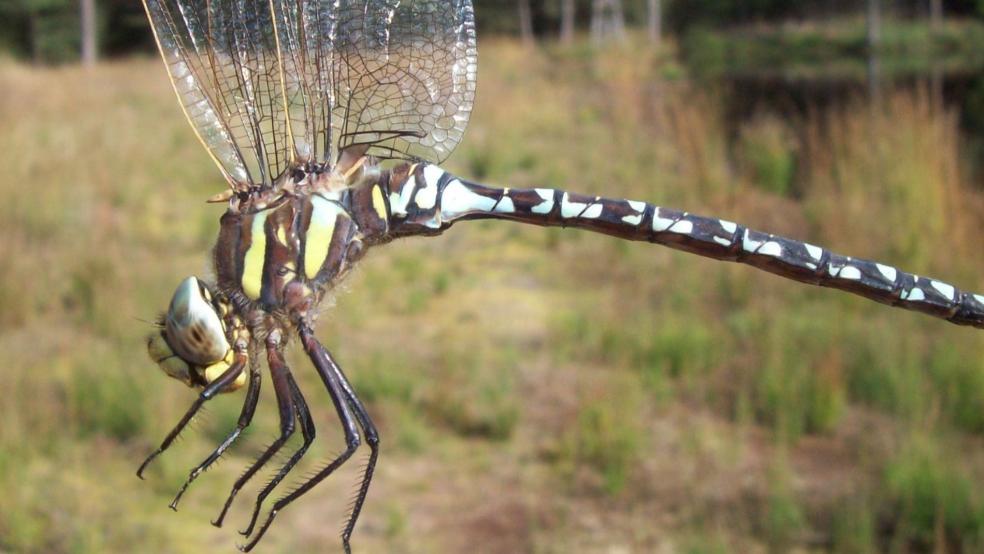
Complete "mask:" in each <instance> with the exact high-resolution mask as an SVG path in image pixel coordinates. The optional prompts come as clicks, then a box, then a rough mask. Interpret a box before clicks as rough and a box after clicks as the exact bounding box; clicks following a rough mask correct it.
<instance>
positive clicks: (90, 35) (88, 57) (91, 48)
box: [79, 0, 99, 65]
mask: <svg viewBox="0 0 984 554" xmlns="http://www.w3.org/2000/svg"><path fill="white" fill-rule="evenodd" d="M79 4H80V5H79V7H80V12H81V13H80V14H79V19H80V20H81V25H80V29H81V34H82V63H83V64H84V65H95V63H96V58H97V57H98V56H99V52H98V46H97V45H98V44H99V40H98V37H97V36H96V0H81V2H79Z"/></svg>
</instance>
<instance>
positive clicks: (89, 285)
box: [0, 40, 984, 553]
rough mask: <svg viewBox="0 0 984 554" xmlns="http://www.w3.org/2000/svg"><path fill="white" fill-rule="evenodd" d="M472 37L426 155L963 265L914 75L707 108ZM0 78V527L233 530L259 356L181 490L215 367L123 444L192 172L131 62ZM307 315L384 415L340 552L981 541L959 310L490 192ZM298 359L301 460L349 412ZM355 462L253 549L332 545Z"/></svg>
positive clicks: (962, 164)
mask: <svg viewBox="0 0 984 554" xmlns="http://www.w3.org/2000/svg"><path fill="white" fill-rule="evenodd" d="M481 56H482V59H481V63H480V72H481V74H480V82H481V85H480V89H479V97H478V104H477V106H476V110H475V114H474V117H473V121H472V124H471V127H470V129H469V132H468V134H467V136H466V139H465V141H464V143H463V144H462V146H461V147H460V148H459V149H458V151H457V152H456V154H455V156H454V157H453V158H452V160H450V162H449V164H448V165H449V169H451V170H453V171H456V172H458V173H461V174H465V175H472V176H477V177H480V178H481V179H483V180H486V181H489V182H493V183H501V184H507V185H509V186H516V187H520V186H533V185H543V186H561V187H565V188H569V189H572V190H578V191H582V192H587V193H592V194H603V195H606V196H612V197H628V198H637V199H645V200H650V201H653V202H657V203H661V204H664V205H671V206H675V207H680V208H683V209H687V210H691V211H694V212H697V213H705V214H708V215H716V216H720V217H726V218H728V219H732V220H735V221H740V222H742V223H747V224H749V225H751V226H753V227H755V228H759V229H763V230H768V231H771V232H776V233H782V234H785V235H789V236H794V237H798V238H801V239H804V240H809V241H811V242H814V243H817V244H822V245H825V246H829V247H831V248H833V249H834V250H836V251H838V252H843V253H849V254H852V255H858V256H864V257H868V258H875V259H879V260H884V261H886V262H887V263H892V264H897V265H899V266H900V267H902V268H904V269H906V270H910V271H914V272H918V273H919V274H920V275H925V274H929V275H933V276H936V277H939V278H942V279H946V280H948V281H950V282H953V283H955V284H958V285H961V286H965V287H967V288H968V289H971V290H978V291H980V290H984V260H982V259H981V256H980V252H981V251H980V244H981V243H980V232H979V230H980V229H981V228H982V225H984V194H982V190H981V187H980V185H979V183H975V182H974V181H973V179H972V178H971V177H970V174H969V173H968V170H967V167H968V165H970V160H968V159H967V154H966V152H967V151H966V150H965V149H964V142H965V140H966V135H965V134H964V132H963V131H962V130H961V126H960V125H959V119H960V118H959V114H957V113H955V111H954V109H953V108H948V107H946V106H944V105H942V104H940V103H939V102H938V100H937V99H935V98H934V96H933V95H932V94H929V93H927V92H925V91H924V90H922V89H921V88H920V87H918V86H916V87H900V88H897V89H887V90H886V91H885V95H884V98H883V99H882V102H880V103H877V104H873V103H869V102H868V101H866V100H865V99H864V98H862V97H858V98H856V99H853V100H849V101H847V102H844V103H839V104H837V105H835V106H829V107H827V108H824V109H817V110H814V111H813V112H811V113H810V114H808V115H807V116H804V117H802V118H800V119H798V120H790V119H786V118H782V117H778V116H775V115H770V114H769V113H768V112H765V111H763V112H762V113H760V114H758V115H756V116H755V117H752V118H750V119H748V120H747V121H744V122H742V123H741V124H740V127H739V128H738V129H737V131H736V132H735V133H734V136H729V135H731V132H730V130H729V123H728V122H727V121H726V114H725V109H724V108H723V105H724V103H725V96H724V95H725V94H727V93H726V91H722V90H720V89H717V88H715V87H705V86H703V85H702V84H699V83H695V82H692V81H690V80H689V79H688V78H687V76H686V73H687V72H686V71H685V70H683V69H681V67H682V64H681V63H680V62H679V61H677V60H676V59H675V58H674V56H673V55H672V52H671V51H669V52H668V51H667V50H666V49H661V50H653V49H650V48H648V47H646V46H644V45H640V44H636V43H632V44H629V45H626V46H625V47H614V48H611V49H606V50H595V49H593V48H591V47H589V46H587V45H585V44H582V43H577V44H575V45H573V46H572V47H570V48H560V47H557V46H553V47H551V48H549V49H547V50H546V51H542V52H530V51H528V50H525V49H523V48H521V47H519V46H518V45H517V44H515V43H513V42H511V41H507V40H486V41H483V44H482V48H481ZM0 82H3V83H4V85H5V92H4V94H3V95H0V121H3V122H4V125H3V126H2V131H0V165H2V167H4V172H3V173H2V174H0V192H2V194H3V196H4V199H5V201H4V202H3V203H2V204H0V233H2V234H3V236H4V240H3V241H0V257H2V259H3V260H4V263H3V264H0V306H2V309H0V349H2V351H3V352H4V355H5V367H4V370H3V371H0V388H2V390H4V391H5V393H6V396H5V400H4V401H3V402H0V490H3V491H4V494H3V495H0V550H4V551H12V552H53V553H58V552H75V553H86V552H100V553H102V552H131V551H133V550H134V549H135V548H139V550H140V551H143V552H200V551H202V550H203V548H208V549H221V548H232V543H233V541H234V540H235V538H234V537H235V534H234V532H233V531H232V529H233V528H234V524H239V523H241V522H242V521H244V518H245V515H246V512H247V511H248V509H249V507H250V506H249V504H250V502H249V499H250V498H251V495H252V494H255V492H256V491H255V488H254V489H248V490H246V491H244V492H243V493H242V494H241V495H240V502H239V503H237V504H236V507H235V508H234V511H233V513H232V514H231V516H230V520H229V521H230V523H229V524H227V527H226V528H224V529H221V530H217V529H214V528H213V527H212V526H210V525H209V524H208V521H209V519H210V518H212V517H214V516H215V514H216V511H217V509H218V507H219V506H220V505H221V502H222V500H224V497H225V495H226V493H227V491H228V487H229V486H230V484H231V482H232V481H233V480H234V479H235V477H236V476H238V475H239V473H240V472H241V471H242V469H243V467H244V466H245V465H246V464H247V463H248V462H249V461H250V460H251V458H252V457H253V456H255V455H256V453H257V452H258V449H259V448H260V447H261V446H262V445H263V444H265V443H267V442H268V441H269V440H270V439H271V438H272V437H273V436H274V433H275V432H276V431H275V430H276V414H275V410H272V409H271V407H272V406H273V399H272V397H271V395H270V390H269V388H270V387H268V386H266V387H264V392H263V398H262V399H261V405H260V409H259V412H258V414H257V418H256V421H255V423H254V426H253V428H252V429H251V430H250V432H248V433H247V434H246V436H245V438H244V440H243V441H242V443H241V444H240V445H239V446H237V447H236V448H235V449H233V451H232V452H231V453H230V454H229V455H228V456H227V457H226V459H225V463H222V464H219V465H218V466H217V467H216V468H215V469H213V470H211V471H210V472H209V473H208V474H207V475H205V476H203V477H201V478H200V479H199V480H198V481H197V482H196V483H195V484H194V485H193V486H192V487H191V489H190V490H189V493H188V494H187V495H186V497H185V499H184V500H183V501H182V504H181V507H180V511H179V513H178V514H174V513H172V512H171V511H170V510H168V509H167V503H168V501H169V500H170V498H171V497H172V495H173V494H174V492H175V490H176V487H177V486H178V485H180V483H181V482H182V481H183V479H184V478H185V477H186V475H187V471H188V470H189V469H190V468H191V467H193V466H194V464H196V463H197V462H199V461H200V460H201V459H202V458H203V457H204V456H205V455H206V454H207V453H208V452H210V451H211V449H212V448H214V445H215V442H216V440H217V438H218V437H221V436H223V435H224V433H225V432H226V431H227V430H228V429H229V428H230V427H231V425H232V422H233V421H234V420H235V418H236V417H237V413H238V409H239V402H241V398H242V397H241V395H232V396H229V397H223V398H220V399H217V400H215V401H214V402H211V403H210V405H209V407H208V413H207V414H206V415H205V416H204V417H202V418H200V419H199V420H198V421H197V422H196V424H195V427H196V429H195V430H193V431H190V432H187V433H186V434H185V435H184V437H183V438H184V440H183V441H179V442H178V443H177V444H176V445H175V446H174V447H173V448H172V449H171V450H170V451H169V452H168V453H167V454H166V455H164V456H163V457H161V458H160V459H159V460H158V461H157V462H155V465H153V466H152V467H151V470H150V471H149V472H148V479H147V481H145V482H140V481H138V480H137V479H136V477H134V475H133V472H134V471H135V469H136V466H137V464H138V463H139V462H140V461H141V460H142V459H143V457H144V456H145V455H146V453H148V452H149V451H150V450H151V449H152V448H153V447H154V446H155V445H156V444H157V441H159V440H160V439H161V438H162V437H163V436H164V434H165V433H166V432H167V431H168V430H169V429H170V428H171V426H172V425H173V424H174V423H175V422H176V421H177V419H178V418H179V417H180V415H181V414H182V413H183V412H184V410H185V409H186V408H187V406H188V404H189V403H190V401H191V399H192V398H193V395H194V393H193V392H192V391H189V390H187V389H185V388H183V387H182V386H181V385H180V384H179V383H177V382H174V381H171V380H168V379H167V378H166V377H164V376H163V375H161V374H160V371H159V370H157V369H155V368H154V367H153V366H152V364H151V363H150V361H149V360H147V359H146V356H145V353H144V348H143V336H144V335H145V334H146V333H147V332H148V331H149V330H150V329H151V325H150V323H148V322H149V321H152V320H153V319H154V317H155V316H156V314H157V312H158V311H159V310H160V309H162V308H163V307H164V306H165V303H166V302H167V299H168V298H169V296H170V294H171V291H172V290H173V287H174V285H175V284H176V283H177V282H178V280H179V279H180V278H181V277H182V276H185V275H188V274H199V275H201V274H203V273H205V274H207V272H208V270H207V268H206V262H207V253H208V251H209V248H210V247H211V245H212V241H213V239H214V235H215V233H216V230H217V224H218V216H219V214H220V209H219V208H216V207H214V206H209V205H206V204H204V202H203V201H204V199H205V198H207V197H208V196H210V195H211V194H213V193H214V192H215V191H217V190H220V189H221V188H222V186H223V184H222V183H221V182H220V178H219V175H218V172H217V171H215V168H214V167H213V166H212V164H211V162H210V160H209V158H208V157H207V156H206V155H205V153H204V152H203V151H202V149H201V147H200V145H199V143H198V141H196V140H195V139H194V136H193V134H192V132H191V131H190V129H189V128H188V126H187V124H186V123H185V121H184V120H183V118H182V117H181V114H180V110H179V109H178V107H177V105H176V104H175V102H174V98H173V92H172V90H171V88H170V86H169V85H168V83H167V82H166V80H165V77H164V71H163V70H162V68H161V67H159V62H158V61H157V60H156V59H153V58H149V59H134V60H126V61H119V62H114V63H106V64H101V65H98V66H97V67H95V68H92V69H91V70H88V71H86V70H82V69H79V68H74V67H60V68H49V69H38V68H28V67H26V66H24V65H21V64H18V63H13V62H10V61H6V62H0ZM540 99H549V100H548V101H542V100H540ZM319 335H320V336H321V338H322V340H323V341H324V342H325V343H326V344H327V345H328V346H329V347H330V348H331V349H332V350H333V351H334V352H335V354H336V357H337V358H338V359H339V361H340V363H341V364H342V365H343V366H344V367H345V368H346V371H347V373H348V374H349V375H350V376H351V378H352V380H353V382H354V384H355V386H356V388H357V389H358V390H359V392H360V394H361V395H362V396H363V397H364V398H365V400H366V401H367V402H368V404H369V407H370V411H371V412H372V414H373V417H374V418H375V419H376V420H377V423H378V424H379V427H380V429H381V431H382V436H383V439H382V440H383V443H382V444H383V446H382V449H383V451H382V458H381V460H380V465H379V470H378V474H377V480H376V482H375V483H374V488H373V490H372V491H371V493H370V496H369V502H368V504H367V506H366V510H365V512H364V515H363V519H362V522H361V523H360V525H359V527H358V528H357V530H356V535H355V538H354V544H355V547H356V548H357V549H361V550H363V551H366V552H384V551H389V552H459V551H462V550H465V549H467V548H473V547H474V545H483V547H484V548H485V549H486V550H487V551H494V552H541V551H542V552H571V551H577V552H602V551H604V552H608V551H613V550H617V549H622V550H625V551H639V552H648V551H657V550H660V549H665V550H668V551H683V552H694V553H698V552H714V553H717V552H765V551H771V552H786V551H803V552H812V551H834V552H844V553H854V552H882V551H888V552H975V551H980V550H981V549H982V548H984V542H982V541H984V491H982V490H981V489H980V488H979V487H976V486H974V484H975V483H978V482H980V481H981V479H982V478H984V415H982V414H984V336H982V334H981V333H980V332H979V331H975V330H969V329H963V328H957V327H954V326H951V325H949V324H946V323H944V322H941V321H937V320H934V319H931V318H928V317H924V316H920V315H918V314H912V313H906V312H902V311H900V310H893V309H891V308H888V307H882V306H878V305H876V304H872V303H870V302H867V301H865V300H862V299H859V298H855V297H851V296H849V295H845V294H842V293H839V292H833V291H827V290H822V289H813V288H810V287H805V286H803V285H799V284H795V283H788V282H785V281H782V280H780V279H776V278H774V277H771V276H768V275H765V274H763V273H761V272H757V271H755V270H753V269H750V268H747V267H739V266H735V265H730V264H723V263H720V262H713V261H709V260H704V259H700V258H696V257H693V256H689V255H686V254H682V253H676V252H671V251H668V250H665V249H660V248H658V247H655V246H652V245H646V244H635V243H624V242H619V241H614V240H612V239H609V238H606V237H602V236H593V235H588V234H584V233H578V232H573V231H563V230H558V229H551V230H544V229H539V228H525V227H521V226H517V225H513V224H508V223H495V222H482V223H462V224H460V225H459V226H457V227H455V229H453V231H451V232H449V233H448V234H447V235H446V236H443V237H441V238H437V239H430V240H416V241H407V242H403V243H399V244H395V245H392V246H389V247H387V248H381V249H379V250H378V251H373V253H372V254H371V255H370V256H368V258H367V259H366V260H365V262H364V263H363V266H362V268H361V270H360V271H358V272H356V273H355V275H354V276H353V277H352V278H351V280H350V282H349V283H348V284H347V285H346V286H345V287H343V290H341V291H339V295H338V297H337V299H336V302H335V306H334V307H333V308H332V309H331V311H330V312H327V313H326V314H325V315H324V317H323V318H322V325H321V328H320V329H319ZM290 362H291V364H292V367H293V368H294V369H295V373H296V375H297V376H298V379H299V381H300V383H301V386H302V388H303V389H304V391H305V394H307V396H308V400H309V404H310V405H311V406H312V409H313V411H314V416H315V418H316V421H317V423H318V426H319V434H318V441H317V443H316V445H315V446H314V447H313V448H312V450H311V454H310V457H309V458H308V459H306V461H305V462H303V463H302V464H301V467H299V468H298V474H304V473H306V472H308V471H310V470H312V469H315V468H317V467H320V465H321V464H323V463H324V462H325V460H326V459H327V458H328V456H329V454H330V453H331V452H334V451H337V449H338V448H339V446H340V445H341V438H340V433H339V432H338V430H337V429H336V428H335V425H334V423H333V422H334V419H333V418H334V415H333V409H332V408H331V405H330V402H329V401H328V398H327V395H326V394H324V392H323V391H322V389H321V388H320V384H319V381H318V379H317V377H316V376H315V375H314V373H313V372H312V371H310V370H309V368H308V364H306V363H305V361H304V359H303V356H301V355H299V353H298V352H293V354H292V356H291V358H290ZM292 444H296V441H295V442H292ZM352 465H353V466H357V464H352ZM354 469H355V468H353V471H354ZM353 471H350V472H348V473H342V474H339V475H337V476H335V477H333V478H332V479H330V480H329V481H327V482H325V483H324V484H323V485H322V486H320V487H319V488H318V489H316V490H315V491H313V492H312V493H311V494H310V496H308V497H305V498H304V499H303V500H301V501H300V502H298V503H297V504H295V505H293V506H292V507H291V508H290V509H289V510H286V511H285V512H284V513H283V514H282V515H281V516H280V517H279V519H278V524H277V525H276V526H275V527H274V528H273V529H271V531H270V533H269V535H268V536H267V537H266V538H265V539H264V547H263V548H264V549H265V551H271V552H272V551H282V552H288V551H289V552H313V551H325V550H330V549H332V548H334V547H335V546H337V544H338V538H337V533H336V530H337V528H338V526H337V525H335V523H336V522H341V520H342V517H343V515H344V509H345V507H346V500H347V498H348V496H349V493H350V491H351V486H352V483H353V482H354V479H355V477H356V475H355V473H354V472H353ZM262 482H264V480H263V479H257V485H258V484H259V483H262Z"/></svg>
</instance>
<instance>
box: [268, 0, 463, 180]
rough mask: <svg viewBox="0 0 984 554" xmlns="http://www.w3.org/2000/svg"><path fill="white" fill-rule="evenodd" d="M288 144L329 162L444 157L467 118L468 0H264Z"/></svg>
mask: <svg viewBox="0 0 984 554" xmlns="http://www.w3.org/2000/svg"><path fill="white" fill-rule="evenodd" d="M273 6H274V10H275V11H276V12H277V13H276V23H277V34H278V36H279V38H280V46H281V53H282V58H283V60H284V61H283V65H284V70H285V80H284V84H285V89H286V91H287V93H286V97H287V100H288V110H289V113H290V121H291V125H290V126H291V128H292V131H293V139H294V142H295V147H296V149H297V151H298V152H299V153H301V154H302V157H305V158H309V159H313V160H320V161H333V160H334V159H335V158H337V155H338V151H339V150H341V149H343V148H345V147H347V146H351V145H355V144H366V145H369V146H370V148H369V153H370V154H373V155H375V156H378V157H383V158H422V159H427V160H431V161H442V160H444V159H445V158H446V157H447V156H448V155H449V154H450V153H451V151H452V150H453V149H454V147H455V146H457V144H458V142H459V141H460V140H461V137H462V134H463V133H464V130H465V127H466V126H467V124H468V118H469V116H470V114H471V110H472V105H473V101H474V96H475V80H476V72H477V48H476V42H475V40H476V39H475V21H474V12H473V10H472V4H471V1H470V0H403V1H400V0H368V1H367V0H362V1H352V0H349V1H344V0H343V1H334V0H294V1H291V0H281V1H275V2H273Z"/></svg>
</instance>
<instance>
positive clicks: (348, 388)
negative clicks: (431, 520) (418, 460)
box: [318, 343, 379, 551]
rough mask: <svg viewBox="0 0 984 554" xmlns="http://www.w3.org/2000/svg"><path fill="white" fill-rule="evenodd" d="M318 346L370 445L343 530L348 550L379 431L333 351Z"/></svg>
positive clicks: (376, 452) (369, 477) (376, 451)
mask: <svg viewBox="0 0 984 554" xmlns="http://www.w3.org/2000/svg"><path fill="white" fill-rule="evenodd" d="M318 346H319V347H320V348H321V350H322V351H323V352H324V355H325V358H326V359H327V360H328V362H329V363H330V364H331V369H332V371H334V372H335V375H336V376H337V377H338V380H339V382H341V384H342V390H344V392H345V398H346V399H348V402H349V405H350V406H351V407H352V411H354V412H355V418H356V419H357V420H358V421H359V425H360V426H361V427H362V433H363V434H364V436H365V438H366V444H368V445H369V461H368V462H367V463H366V469H365V471H364V472H363V474H362V481H361V482H360V483H359V493H358V495H357V496H356V497H355V502H354V503H353V504H352V511H351V512H350V513H349V518H348V521H347V522H346V523H345V529H344V531H342V542H343V544H344V545H345V549H346V551H347V550H348V549H349V539H350V538H351V537H352V531H353V530H354V529H355V523H356V521H358V519H359V514H360V513H361V512H362V505H363V504H365V502H366V495H367V494H369V484H370V483H371V482H372V474H373V471H375V469H376V459H377V458H378V457H379V433H378V432H377V430H376V426H375V424H373V422H372V418H370V417H369V412H368V411H366V407H365V406H364V405H363V404H362V401H361V400H360V399H359V397H358V395H356V394H355V390H354V389H353V388H352V385H351V384H350V383H349V380H348V378H347V377H345V373H344V372H343V371H342V368H341V367H339V365H338V364H337V363H335V360H334V359H333V358H332V357H331V353H329V352H328V351H327V350H326V349H325V347H324V346H323V345H321V344H320V343H319V344H318Z"/></svg>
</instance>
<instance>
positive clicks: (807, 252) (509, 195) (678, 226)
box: [389, 164, 984, 328]
mask: <svg viewBox="0 0 984 554" xmlns="http://www.w3.org/2000/svg"><path fill="white" fill-rule="evenodd" d="M389 199H390V209H391V214H390V227H391V229H392V233H393V234H394V235H396V236H401V235H414V234H427V235H430V234H437V233H440V232H442V231H444V230H445V229H447V228H448V227H450V226H451V225H452V224H453V223H455V222H456V221H459V220H464V219H510V220H514V221H520V222H523V223H530V224H534V225H542V226H560V227H574V228H579V229H586V230H589V231H594V232H598V233H603V234H606V235H611V236H614V237H618V238H622V239H627V240H636V241H646V242H651V243H656V244H662V245H665V246H669V247H671V248H674V249H677V250H683V251H686V252H691V253H694V254H698V255H701V256H705V257H709V258H713V259H716V260H724V261H734V262H740V263H744V264H748V265H751V266H753V267H756V268H758V269H761V270H764V271H768V272H770V273H774V274H776V275H780V276H782V277H786V278H788V279H792V280H795V281H800V282H803V283H809V284H813V285H818V286H823V287H830V288H836V289H840V290H844V291H847V292H852V293H854V294H858V295H861V296H864V297H865V298H869V299H871V300H875V301H877V302H881V303H884V304H889V305H892V306H897V307H901V308H905V309H909V310H915V311H919V312H922V313H926V314H929V315H933V316H936V317H940V318H943V319H946V320H948V321H950V322H952V323H956V324H959V325H971V326H974V327H979V328H984V295H980V294H972V293H968V292H964V291H961V290H960V289H958V288H956V287H954V286H953V285H950V284H948V283H945V282H943V281H940V280H937V279H931V278H926V277H920V276H917V275H913V274H910V273H906V272H904V271H901V270H899V269H897V268H894V267H892V266H889V265H885V264H881V263H878V262H873V261H869V260H863V259H857V258H852V257H849V256H842V255H839V254H835V253H832V252H829V251H827V250H826V249H824V248H821V247H819V246H815V245H812V244H809V243H806V242H801V241H797V240H793V239H788V238H785V237H780V236H776V235H773V234H769V233H763V232H760V231H755V230H752V229H748V228H746V227H744V226H742V225H739V224H737V223H734V222H731V221H728V220H725V219H717V218H709V217H703V216H699V215H694V214H691V213H688V212H681V211H677V210H672V209H668V208H662V207H659V206H655V205H653V204H648V203H646V202H640V201H635V200H620V199H609V198H602V197H598V196H586V195H582V194H576V193H571V192H566V191H562V190H556V189H547V188H536V189H509V188H493V187H487V186H484V185H479V184H476V183H471V182H468V181H465V180H462V179H459V178H457V177H454V176H453V175H451V174H450V173H447V172H445V171H443V170H441V169H440V168H438V167H436V166H433V165H424V164H420V165H417V166H414V167H413V168H412V169H411V171H410V172H409V174H408V175H407V176H406V177H405V178H404V179H393V180H391V184H390V190H389Z"/></svg>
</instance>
